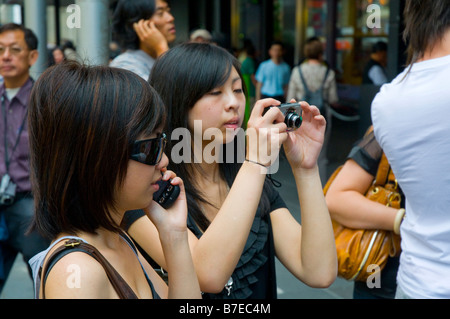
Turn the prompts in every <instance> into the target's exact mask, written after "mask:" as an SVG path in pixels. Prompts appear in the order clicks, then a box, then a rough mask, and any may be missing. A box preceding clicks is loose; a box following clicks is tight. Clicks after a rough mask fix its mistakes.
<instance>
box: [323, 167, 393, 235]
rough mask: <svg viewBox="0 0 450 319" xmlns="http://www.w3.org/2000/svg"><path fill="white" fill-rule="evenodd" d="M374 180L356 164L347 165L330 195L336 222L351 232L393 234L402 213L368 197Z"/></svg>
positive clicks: (329, 203) (335, 182)
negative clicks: (397, 215) (367, 193)
mask: <svg viewBox="0 0 450 319" xmlns="http://www.w3.org/2000/svg"><path fill="white" fill-rule="evenodd" d="M373 179H374V176H372V175H371V174H369V173H368V172H366V171H365V170H364V169H363V168H362V167H361V166H359V165H358V164H357V163H356V162H355V161H354V160H352V159H349V160H347V161H346V162H345V164H344V166H343V167H342V169H341V171H340V172H339V174H338V175H337V176H336V178H335V180H334V181H333V183H332V184H331V185H330V188H329V189H328V191H327V195H326V201H327V205H328V209H329V210H330V214H331V216H332V217H333V219H334V220H336V221H337V222H338V223H340V224H342V225H344V226H346V227H351V228H357V229H361V228H362V229H385V230H393V228H394V220H395V216H396V214H397V212H398V209H395V208H392V207H387V206H385V205H382V204H380V203H377V202H374V201H371V200H369V199H367V198H366V197H365V195H364V194H365V193H366V191H367V190H368V189H369V187H370V185H371V184H372V182H373Z"/></svg>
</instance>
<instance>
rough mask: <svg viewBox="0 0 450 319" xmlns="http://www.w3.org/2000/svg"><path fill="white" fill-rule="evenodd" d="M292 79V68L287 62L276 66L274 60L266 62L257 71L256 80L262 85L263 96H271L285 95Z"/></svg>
mask: <svg viewBox="0 0 450 319" xmlns="http://www.w3.org/2000/svg"><path fill="white" fill-rule="evenodd" d="M290 77H291V67H290V66H289V64H287V63H286V62H281V63H280V64H275V63H274V62H273V61H272V60H266V61H264V62H262V63H261V64H260V66H259V67H258V70H257V71H256V80H257V81H258V82H261V83H262V87H261V94H264V95H269V96H277V95H284V88H285V87H286V86H287V85H288V84H289V79H290Z"/></svg>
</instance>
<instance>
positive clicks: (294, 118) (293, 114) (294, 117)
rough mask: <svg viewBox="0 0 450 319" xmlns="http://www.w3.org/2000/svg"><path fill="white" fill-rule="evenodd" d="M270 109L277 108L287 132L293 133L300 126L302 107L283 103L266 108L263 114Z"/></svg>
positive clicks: (298, 104)
mask: <svg viewBox="0 0 450 319" xmlns="http://www.w3.org/2000/svg"><path fill="white" fill-rule="evenodd" d="M272 107H278V108H279V109H280V111H281V112H282V113H283V114H284V123H286V125H287V130H288V131H295V130H296V129H298V128H299V127H300V126H301V125H302V121H303V119H302V107H301V106H300V103H283V104H280V105H273V106H271V107H268V108H266V109H265V110H264V113H266V112H267V111H268V110H269V109H270V108H272ZM264 113H263V115H264Z"/></svg>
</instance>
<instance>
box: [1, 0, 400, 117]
mask: <svg viewBox="0 0 450 319" xmlns="http://www.w3.org/2000/svg"><path fill="white" fill-rule="evenodd" d="M130 1H131V0H130ZM116 2H117V0H0V23H1V24H3V23H6V22H17V23H23V22H24V23H25V25H27V21H28V23H29V21H31V22H32V23H34V24H32V25H34V26H39V27H41V26H45V30H44V31H40V36H41V37H42V38H44V39H45V43H47V44H48V45H49V46H54V45H61V44H62V43H63V42H64V41H65V40H70V41H72V42H73V43H74V44H75V46H77V45H78V46H80V45H81V44H83V41H82V39H84V41H85V42H86V41H87V40H91V39H89V38H90V37H93V36H97V37H101V36H102V37H103V38H100V39H101V42H102V45H104V46H106V47H107V45H108V42H109V41H110V32H109V29H108V28H109V26H108V21H109V20H108V19H109V18H108V17H106V18H105V10H103V11H102V14H101V15H100V14H98V17H97V18H96V17H92V16H90V17H89V21H87V22H89V23H91V24H92V25H91V26H90V28H91V29H93V28H96V26H98V25H99V23H100V22H101V26H102V28H103V29H102V30H97V31H96V30H87V29H86V28H83V27H82V28H78V29H77V28H70V27H68V24H67V20H68V19H70V15H71V14H72V11H71V10H68V9H69V8H70V6H71V5H72V4H79V5H82V6H83V5H87V3H89V4H91V3H98V6H97V7H100V6H103V7H106V8H107V9H106V10H109V12H111V11H112V9H113V7H114V4H115V3H116ZM35 3H40V4H41V5H40V6H41V7H44V10H43V11H41V12H42V14H41V15H42V16H38V15H37V14H36V13H33V12H31V13H30V10H34V9H29V10H28V11H27V7H28V8H30V7H32V5H33V6H34V5H35ZM404 3H405V0H171V1H170V4H171V7H172V13H173V15H174V16H175V23H176V28H177V41H176V42H177V43H180V42H184V41H187V40H188V39H189V34H190V32H192V31H193V30H195V29H198V28H205V29H207V30H209V31H210V32H211V33H212V34H213V36H214V39H215V41H216V42H217V43H218V44H219V45H221V46H224V47H226V48H228V49H229V50H230V51H233V52H238V51H239V50H240V49H242V47H243V44H244V41H248V40H250V41H251V42H252V43H253V44H254V46H255V48H256V50H257V53H258V56H257V60H258V61H259V62H261V61H263V60H265V59H267V58H268V53H267V51H268V48H269V46H270V43H271V42H272V41H273V40H279V41H282V42H283V43H284V44H285V47H286V54H285V60H286V62H288V63H289V64H290V65H291V66H292V67H293V66H295V65H296V64H298V63H299V61H302V59H303V45H304V43H305V42H306V40H307V39H308V38H309V37H312V36H316V37H319V38H320V39H321V40H322V42H323V43H324V46H325V52H326V54H325V59H326V61H327V63H328V64H329V66H330V67H331V68H333V69H334V70H335V71H336V74H337V80H338V84H339V94H340V97H342V101H343V102H344V103H348V104H349V105H352V104H353V105H354V106H356V108H359V111H360V112H362V113H364V114H362V116H363V117H367V113H368V111H367V105H370V101H371V99H372V97H373V94H375V93H376V91H377V88H369V90H368V91H367V88H364V87H363V86H362V85H361V81H362V72H363V68H364V65H365V63H366V62H367V61H368V59H369V55H370V50H371V47H372V44H374V43H375V42H377V41H380V40H381V41H385V42H387V43H388V66H387V71H388V75H389V79H392V78H394V77H395V76H396V75H397V74H398V73H399V72H400V71H401V70H402V68H403V67H404V65H403V64H404V62H405V56H404V52H405V45H404V43H403V41H402V39H401V32H402V11H403V7H404ZM27 12H28V15H27V14H26V13H27ZM106 13H107V11H106ZM81 14H82V17H83V18H86V15H88V14H87V13H84V12H81ZM106 15H107V14H106ZM27 17H28V18H27ZM96 19H97V20H98V21H100V22H99V23H97V24H94V23H93V22H95V21H92V20H96ZM84 21H86V20H84ZM97 29H98V28H97ZM105 38H106V40H105ZM86 43H90V44H89V47H92V44H91V43H92V42H86ZM94 43H95V42H94ZM105 43H106V44H105ZM105 50H106V51H107V50H108V48H106V49H102V50H98V52H101V53H102V54H103V52H104V51H105ZM361 92H363V94H362V93H361ZM361 110H362V111H361ZM363 122H364V123H363V124H364V125H365V122H367V119H365V120H364V119H363Z"/></svg>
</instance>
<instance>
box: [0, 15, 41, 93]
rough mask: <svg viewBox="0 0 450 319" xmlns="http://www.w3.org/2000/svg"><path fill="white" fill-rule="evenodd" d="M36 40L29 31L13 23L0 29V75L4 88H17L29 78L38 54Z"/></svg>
mask: <svg viewBox="0 0 450 319" xmlns="http://www.w3.org/2000/svg"><path fill="white" fill-rule="evenodd" d="M37 48H38V39H37V37H36V35H35V34H34V33H33V31H31V30H30V29H27V28H25V27H23V26H22V25H18V24H15V23H8V24H5V25H3V26H1V27H0V75H1V76H3V79H4V82H5V86H6V88H19V87H21V86H22V85H23V84H24V83H25V82H26V81H27V80H28V78H29V77H30V68H31V67H32V66H33V64H34V63H36V61H37V59H38V56H39V53H38V51H37Z"/></svg>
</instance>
